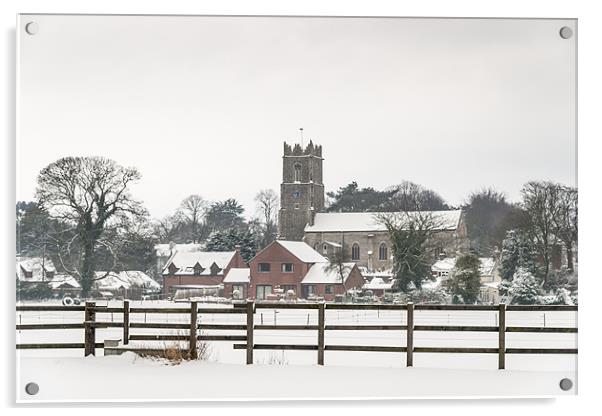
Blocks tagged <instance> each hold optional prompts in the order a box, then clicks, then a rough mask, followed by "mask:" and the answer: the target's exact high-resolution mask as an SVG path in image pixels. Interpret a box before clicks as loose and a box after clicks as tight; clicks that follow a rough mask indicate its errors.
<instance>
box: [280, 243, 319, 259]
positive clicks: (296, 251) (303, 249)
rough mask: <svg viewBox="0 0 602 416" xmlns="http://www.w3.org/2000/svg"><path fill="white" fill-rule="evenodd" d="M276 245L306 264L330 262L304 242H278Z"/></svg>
mask: <svg viewBox="0 0 602 416" xmlns="http://www.w3.org/2000/svg"><path fill="white" fill-rule="evenodd" d="M276 243H278V244H280V245H281V246H282V247H284V248H285V249H287V250H288V251H290V252H291V254H292V255H294V256H295V257H297V258H298V259H299V260H301V261H302V262H304V263H322V262H328V259H326V257H324V256H322V255H321V254H320V253H318V252H317V251H316V250H314V249H313V248H311V246H310V245H309V244H307V243H305V242H303V241H285V240H276Z"/></svg>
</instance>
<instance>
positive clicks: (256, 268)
mask: <svg viewBox="0 0 602 416" xmlns="http://www.w3.org/2000/svg"><path fill="white" fill-rule="evenodd" d="M328 264H329V263H328V259H327V258H325V257H324V256H322V255H321V254H320V253H318V252H317V251H315V250H314V249H313V248H311V247H310V246H309V245H307V244H306V243H304V242H302V241H282V240H277V241H274V242H273V243H271V244H270V245H268V246H267V247H266V248H264V249H263V250H262V251H260V252H259V253H257V255H256V256H255V257H254V258H252V259H251V261H250V262H249V268H250V274H251V276H250V285H249V287H248V297H251V298H255V299H258V300H264V299H267V300H270V299H274V298H275V293H276V292H275V291H276V290H279V291H280V292H281V293H283V294H287V293H292V292H294V294H295V297H300V298H307V297H310V296H323V297H324V299H325V300H333V299H334V295H335V294H343V293H345V289H347V290H349V289H350V288H352V287H361V286H362V285H363V284H364V280H363V277H362V275H361V273H360V271H359V269H358V268H357V266H355V264H347V267H346V268H345V273H346V275H345V286H343V284H342V283H341V282H340V278H339V279H338V280H336V279H335V278H334V277H335V275H336V276H337V277H338V276H339V274H338V273H337V272H336V271H328V267H327V266H328ZM333 272H334V273H333ZM306 279H308V280H306ZM291 291H292V292H291Z"/></svg>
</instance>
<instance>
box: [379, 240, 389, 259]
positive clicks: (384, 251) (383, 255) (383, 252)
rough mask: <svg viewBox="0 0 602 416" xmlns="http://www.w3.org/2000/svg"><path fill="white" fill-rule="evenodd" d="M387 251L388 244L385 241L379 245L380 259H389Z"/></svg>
mask: <svg viewBox="0 0 602 416" xmlns="http://www.w3.org/2000/svg"><path fill="white" fill-rule="evenodd" d="M387 251H388V250H387V245H386V244H385V243H381V244H380V247H378V259H379V260H387V254H388V253H387Z"/></svg>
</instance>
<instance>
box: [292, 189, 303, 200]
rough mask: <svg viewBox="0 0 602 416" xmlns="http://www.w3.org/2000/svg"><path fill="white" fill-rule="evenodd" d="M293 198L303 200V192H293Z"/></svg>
mask: <svg viewBox="0 0 602 416" xmlns="http://www.w3.org/2000/svg"><path fill="white" fill-rule="evenodd" d="M293 198H295V199H299V198H301V191H294V192H293Z"/></svg>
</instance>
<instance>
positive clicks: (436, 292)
mask: <svg viewBox="0 0 602 416" xmlns="http://www.w3.org/2000/svg"><path fill="white" fill-rule="evenodd" d="M401 298H402V301H401V302H400V303H408V302H412V303H430V304H442V303H447V301H448V298H449V294H448V293H447V292H446V291H445V290H443V289H441V288H433V289H427V288H423V289H420V290H412V291H411V292H408V293H405V294H403V295H402V296H401ZM395 303H397V302H395Z"/></svg>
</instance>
